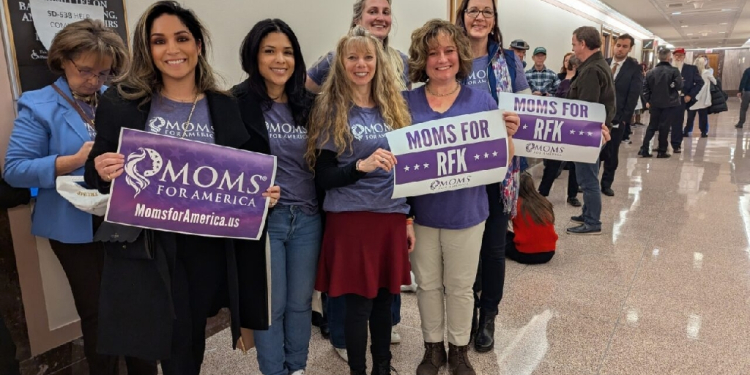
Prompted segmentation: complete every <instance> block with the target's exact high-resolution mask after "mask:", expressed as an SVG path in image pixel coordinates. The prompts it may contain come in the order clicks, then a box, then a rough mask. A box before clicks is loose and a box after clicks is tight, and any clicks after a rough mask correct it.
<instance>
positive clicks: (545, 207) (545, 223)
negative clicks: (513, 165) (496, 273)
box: [505, 173, 557, 264]
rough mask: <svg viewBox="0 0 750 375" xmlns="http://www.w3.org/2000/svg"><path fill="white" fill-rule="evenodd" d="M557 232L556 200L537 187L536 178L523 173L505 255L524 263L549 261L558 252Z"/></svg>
mask: <svg viewBox="0 0 750 375" xmlns="http://www.w3.org/2000/svg"><path fill="white" fill-rule="evenodd" d="M556 243H557V233H555V212H554V211H553V210H552V203H550V202H549V201H548V200H547V198H545V197H543V196H542V195H541V194H539V192H537V191H536V189H535V188H534V179H533V178H532V177H531V175H530V174H528V173H522V174H521V183H520V188H519V191H518V215H516V217H515V218H513V232H510V231H508V234H507V238H506V242H505V256H507V257H508V258H510V259H513V260H515V261H516V262H518V263H523V264H541V263H547V262H549V261H550V259H552V256H553V255H555V247H556Z"/></svg>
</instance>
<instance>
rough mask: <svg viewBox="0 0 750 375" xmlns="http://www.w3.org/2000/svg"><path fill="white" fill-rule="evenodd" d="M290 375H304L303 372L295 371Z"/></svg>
mask: <svg viewBox="0 0 750 375" xmlns="http://www.w3.org/2000/svg"><path fill="white" fill-rule="evenodd" d="M291 375H305V370H297V371H295V372H293V373H291Z"/></svg>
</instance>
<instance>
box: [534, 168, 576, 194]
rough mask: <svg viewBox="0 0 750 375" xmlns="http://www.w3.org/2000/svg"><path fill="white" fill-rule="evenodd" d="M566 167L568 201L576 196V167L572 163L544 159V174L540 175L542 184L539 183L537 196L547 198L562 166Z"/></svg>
mask: <svg viewBox="0 0 750 375" xmlns="http://www.w3.org/2000/svg"><path fill="white" fill-rule="evenodd" d="M566 163H567V166H568V199H570V198H575V197H576V195H578V181H576V167H575V164H574V163H569V162H564V161H560V160H552V159H544V172H543V173H542V182H540V183H539V194H541V195H543V196H545V197H547V196H549V191H550V189H552V184H553V183H554V182H555V179H557V176H558V175H559V174H560V170H561V169H562V168H563V164H566Z"/></svg>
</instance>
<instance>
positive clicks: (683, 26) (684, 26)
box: [680, 25, 689, 28]
mask: <svg viewBox="0 0 750 375" xmlns="http://www.w3.org/2000/svg"><path fill="white" fill-rule="evenodd" d="M680 27H682V28H686V27H689V26H688V25H682V26H680Z"/></svg>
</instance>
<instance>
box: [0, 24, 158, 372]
mask: <svg viewBox="0 0 750 375" xmlns="http://www.w3.org/2000/svg"><path fill="white" fill-rule="evenodd" d="M128 62H129V56H128V49H127V47H125V44H124V43H123V42H122V39H121V38H120V36H119V35H117V33H116V32H115V31H113V30H110V29H108V28H106V27H105V26H104V24H103V23H102V22H101V21H93V20H89V19H87V20H83V21H78V22H74V23H71V24H69V25H68V26H66V27H65V28H64V29H62V30H61V31H60V32H59V33H57V35H56V36H55V38H54V39H53V40H52V45H51V46H50V49H49V57H48V59H47V63H48V65H49V68H50V70H51V71H52V72H54V73H56V74H57V75H59V76H60V78H58V79H57V81H55V83H53V84H51V85H49V86H47V87H44V88H42V89H40V90H35V91H28V92H25V93H24V94H23V95H22V96H21V98H20V99H19V101H18V118H16V121H15V123H14V126H13V134H12V135H11V137H10V144H9V145H8V151H7V154H6V158H5V169H6V170H5V180H6V181H7V182H8V183H9V184H11V185H12V186H15V187H19V188H35V187H36V188H39V195H38V197H37V202H36V205H35V207H34V212H33V215H32V226H31V233H32V234H34V235H35V236H39V237H43V238H48V239H49V243H50V247H51V248H52V251H53V252H54V253H55V256H57V259H58V260H59V261H60V265H61V266H62V268H63V270H64V271H65V275H66V276H67V278H68V281H69V283H70V289H71V291H72V293H73V301H74V302H75V306H76V311H77V313H78V315H79V316H80V317H81V331H82V333H83V350H84V354H85V356H86V361H87V362H88V367H89V370H90V372H91V373H92V374H116V373H118V371H117V367H118V363H119V359H118V357H117V356H113V355H109V354H117V353H101V352H97V340H98V342H99V343H101V342H102V340H101V339H106V338H104V337H102V336H100V335H99V332H101V331H99V328H100V327H99V326H100V323H99V322H100V321H101V319H100V318H99V301H100V297H99V296H100V285H101V284H102V275H101V272H102V267H103V265H104V261H105V260H104V252H105V249H104V247H103V246H102V244H101V243H100V242H96V241H95V240H94V233H95V232H96V230H97V229H98V228H99V226H100V224H101V223H102V219H101V217H97V216H94V215H92V214H90V213H86V212H83V211H81V210H79V209H77V208H76V207H75V206H73V205H72V204H71V203H70V202H68V201H67V200H66V199H65V198H63V197H62V196H61V195H60V193H59V192H58V191H57V190H56V178H57V177H59V176H81V175H83V173H84V168H83V167H84V163H85V162H86V158H87V157H88V155H89V152H90V151H91V146H92V144H93V140H94V137H95V136H96V133H97V131H98V130H99V125H100V122H99V121H98V120H99V118H97V117H95V116H94V114H95V112H96V109H97V105H98V104H99V102H100V100H101V98H102V93H103V92H104V90H105V89H106V87H105V86H104V83H105V82H107V81H109V80H111V79H112V78H114V77H117V76H119V75H121V74H123V73H124V72H125V70H126V69H127V66H128ZM95 119H96V120H97V121H96V122H95V121H94V120H95ZM100 338H101V339H100ZM122 354H126V353H122ZM126 362H127V365H128V366H127V367H128V373H129V374H131V375H133V374H156V362H153V361H143V360H139V359H136V358H130V357H128V358H127V359H126Z"/></svg>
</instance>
